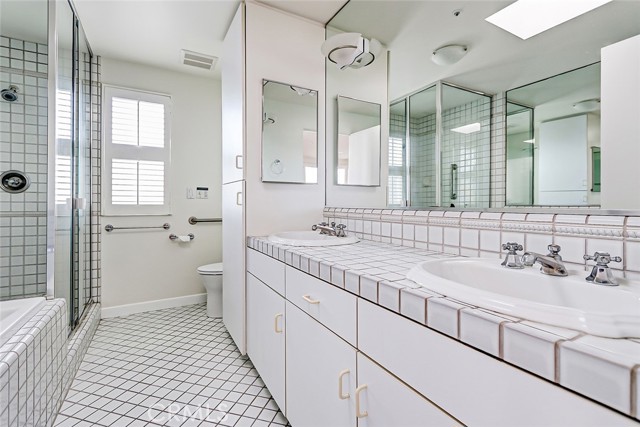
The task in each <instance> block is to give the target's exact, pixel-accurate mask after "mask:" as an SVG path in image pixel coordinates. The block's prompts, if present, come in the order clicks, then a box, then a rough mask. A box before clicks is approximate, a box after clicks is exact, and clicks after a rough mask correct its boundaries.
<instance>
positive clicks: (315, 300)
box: [302, 295, 320, 304]
mask: <svg viewBox="0 0 640 427" xmlns="http://www.w3.org/2000/svg"><path fill="white" fill-rule="evenodd" d="M302 298H304V300H305V301H306V302H308V303H309V304H320V300H317V299H311V297H310V296H309V295H302Z"/></svg>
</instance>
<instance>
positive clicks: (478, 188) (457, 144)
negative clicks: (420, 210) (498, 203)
mask: <svg viewBox="0 0 640 427" xmlns="http://www.w3.org/2000/svg"><path fill="white" fill-rule="evenodd" d="M490 113H491V100H490V99H489V98H483V99H479V100H476V101H473V102H470V103H467V104H464V105H460V106H457V107H454V108H450V109H448V110H445V111H443V112H442V128H443V132H442V140H441V155H440V156H441V159H442V160H441V162H442V171H441V176H442V203H441V204H442V206H449V205H451V204H453V205H455V206H456V207H463V208H464V207H468V208H481V207H489V206H490V186H491V181H490V177H491V170H490V166H491V151H492V146H491V143H490V141H491V139H490V137H491V135H492V133H491V132H490V131H489V128H490V125H493V123H492V120H491V114H490ZM476 122H477V123H480V125H481V127H482V128H481V130H480V131H478V132H474V133H471V134H468V135H465V134H460V133H456V132H451V131H450V129H453V128H456V127H459V126H464V125H468V124H470V123H476ZM409 134H410V138H411V139H410V141H411V150H410V158H411V160H410V165H411V171H410V180H411V190H410V191H411V204H412V206H418V207H427V206H436V162H435V160H436V158H437V154H436V151H435V143H436V115H435V114H429V115H426V116H423V117H411V118H410V120H409ZM452 164H455V165H456V166H457V170H456V173H457V179H458V186H457V191H456V197H455V199H452V198H451V196H452V191H451V178H452V173H451V166H452Z"/></svg>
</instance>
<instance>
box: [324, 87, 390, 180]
mask: <svg viewBox="0 0 640 427" xmlns="http://www.w3.org/2000/svg"><path fill="white" fill-rule="evenodd" d="M337 102H338V138H337V139H336V140H337V148H336V156H337V159H336V172H335V173H336V182H337V183H338V185H360V186H367V187H377V186H380V130H381V128H380V111H381V106H380V104H375V103H372V102H366V101H360V100H357V99H352V98H347V97H344V96H338V99H337Z"/></svg>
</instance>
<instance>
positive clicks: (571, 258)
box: [553, 236, 587, 264]
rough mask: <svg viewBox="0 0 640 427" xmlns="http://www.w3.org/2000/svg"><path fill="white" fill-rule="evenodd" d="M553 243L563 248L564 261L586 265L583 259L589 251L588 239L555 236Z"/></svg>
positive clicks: (561, 251)
mask: <svg viewBox="0 0 640 427" xmlns="http://www.w3.org/2000/svg"><path fill="white" fill-rule="evenodd" d="M553 242H554V243H555V244H556V245H560V247H561V248H562V249H561V250H560V255H561V256H562V259H563V260H565V261H568V262H575V263H577V264H583V263H584V259H583V258H582V257H583V256H584V254H585V253H586V251H587V246H586V239H583V238H581V237H568V236H555V237H554V241H553Z"/></svg>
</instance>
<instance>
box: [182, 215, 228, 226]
mask: <svg viewBox="0 0 640 427" xmlns="http://www.w3.org/2000/svg"><path fill="white" fill-rule="evenodd" d="M199 222H222V218H196V217H195V216H191V217H189V224H191V225H196V224H197V223H199Z"/></svg>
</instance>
